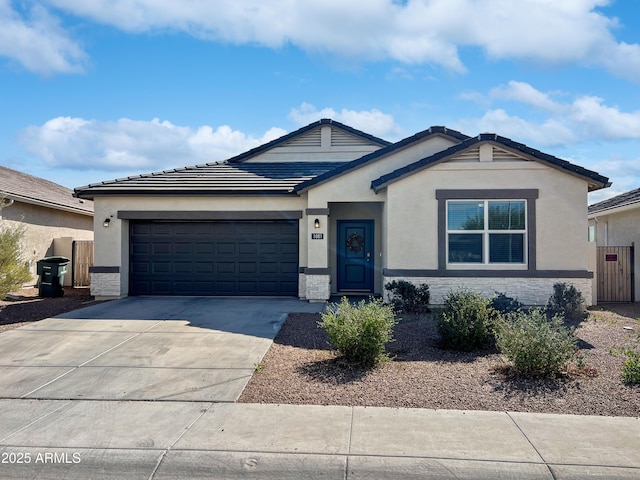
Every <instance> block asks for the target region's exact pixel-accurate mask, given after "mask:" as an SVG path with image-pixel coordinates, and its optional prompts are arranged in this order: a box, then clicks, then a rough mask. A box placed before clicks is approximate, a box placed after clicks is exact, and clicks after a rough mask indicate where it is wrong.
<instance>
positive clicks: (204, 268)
mask: <svg viewBox="0 0 640 480" xmlns="http://www.w3.org/2000/svg"><path fill="white" fill-rule="evenodd" d="M213 266H214V265H213V263H212V262H198V263H196V264H195V273H206V274H208V275H211V274H212V273H213Z"/></svg>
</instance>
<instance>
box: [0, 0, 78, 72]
mask: <svg viewBox="0 0 640 480" xmlns="http://www.w3.org/2000/svg"><path fill="white" fill-rule="evenodd" d="M26 16H27V17H28V18H23V17H22V15H21V14H19V13H18V12H17V11H15V10H13V9H12V8H11V1H10V0H0V57H6V58H9V59H10V60H12V61H14V62H17V63H19V64H21V65H22V66H23V67H24V68H26V69H27V70H29V71H32V72H36V73H38V74H41V75H51V74H53V73H78V72H81V71H82V70H83V68H84V64H85V63H86V54H85V53H84V51H83V50H82V48H81V47H80V46H79V45H78V43H77V42H75V41H73V40H72V39H71V38H70V37H69V35H68V33H67V32H65V31H64V30H63V29H62V27H60V25H59V23H58V21H57V20H56V19H55V18H54V17H52V16H51V15H50V14H49V13H48V12H47V11H46V10H45V9H44V8H42V7H41V6H40V5H33V6H32V7H31V9H30V10H29V11H28V12H27V14H26Z"/></svg>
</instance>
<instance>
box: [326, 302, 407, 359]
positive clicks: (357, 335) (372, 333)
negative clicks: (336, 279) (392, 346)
mask: <svg viewBox="0 0 640 480" xmlns="http://www.w3.org/2000/svg"><path fill="white" fill-rule="evenodd" d="M395 324H396V318H395V313H394V311H393V308H392V307H391V306H389V305H385V304H384V303H383V302H382V300H381V299H374V298H370V299H369V301H365V300H361V301H360V302H359V303H357V304H356V305H352V304H351V303H349V300H347V298H346V297H343V298H342V301H341V302H340V303H337V304H335V303H334V304H330V305H329V306H328V308H327V310H326V311H325V313H323V314H322V321H321V322H318V326H319V327H321V328H323V329H324V330H326V332H327V334H328V335H329V340H330V341H331V343H332V344H333V346H334V347H335V348H336V349H337V350H338V351H339V352H340V353H341V354H342V355H343V356H344V357H345V358H346V359H347V360H348V361H350V362H356V363H360V364H363V365H372V364H375V363H377V362H379V361H381V360H384V359H386V358H387V356H386V353H385V344H386V343H387V342H390V341H393V327H394V326H395Z"/></svg>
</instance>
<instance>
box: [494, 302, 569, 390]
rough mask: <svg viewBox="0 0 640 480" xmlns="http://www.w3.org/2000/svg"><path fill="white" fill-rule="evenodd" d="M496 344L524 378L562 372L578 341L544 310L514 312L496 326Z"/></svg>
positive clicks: (560, 321) (561, 322)
mask: <svg viewBox="0 0 640 480" xmlns="http://www.w3.org/2000/svg"><path fill="white" fill-rule="evenodd" d="M494 332H495V337H496V345H497V347H498V350H499V351H500V353H502V354H503V355H504V356H505V357H507V359H508V360H509V361H510V362H511V363H512V364H513V371H514V373H516V374H517V375H520V376H524V377H540V376H552V375H555V374H558V373H560V372H561V371H562V370H563V369H564V368H565V367H566V365H567V363H568V362H569V360H571V358H572V357H573V356H574V354H575V352H576V342H577V340H576V338H575V337H574V336H573V334H572V332H571V331H570V330H569V329H568V328H567V327H565V326H564V323H563V319H562V318H561V317H559V316H555V317H551V318H548V317H547V315H546V314H545V312H544V311H543V310H542V309H535V310H531V311H529V312H523V311H519V312H515V313H510V314H508V315H507V316H506V317H505V318H500V319H498V320H496V322H495V324H494Z"/></svg>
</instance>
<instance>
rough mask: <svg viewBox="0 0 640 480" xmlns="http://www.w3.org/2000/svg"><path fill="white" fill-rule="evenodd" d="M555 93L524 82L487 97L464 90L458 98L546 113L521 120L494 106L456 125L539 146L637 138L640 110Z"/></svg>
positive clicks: (509, 84)
mask: <svg viewBox="0 0 640 480" xmlns="http://www.w3.org/2000/svg"><path fill="white" fill-rule="evenodd" d="M557 93H558V92H552V93H545V92H541V91H539V90H537V89H535V88H534V87H533V86H531V85H530V84H528V83H524V82H516V81H511V82H509V83H508V84H507V85H500V86H498V87H496V88H493V89H491V91H490V92H489V95H488V96H481V95H480V94H470V93H465V94H462V95H460V98H462V99H467V100H472V101H474V102H478V103H479V98H480V99H485V100H486V101H492V102H494V103H497V102H500V101H501V100H509V101H513V102H517V103H522V104H524V105H526V106H533V107H535V108H537V109H538V110H541V111H543V112H544V113H546V114H547V115H549V116H548V118H545V119H543V120H541V121H538V122H535V121H531V120H527V121H525V120H523V119H521V118H519V117H517V116H513V115H510V114H508V113H507V112H506V110H505V109H503V108H494V109H490V110H488V111H487V112H485V114H484V115H483V116H482V117H481V118H476V119H463V120H461V121H460V124H461V125H463V126H466V127H468V128H469V131H491V132H496V133H500V134H501V135H505V136H512V138H514V139H520V140H521V141H531V142H533V143H535V144H536V145H540V146H555V145H563V144H567V143H574V142H580V141H613V140H626V139H632V140H637V139H640V110H637V111H634V112H624V111H622V110H621V109H620V107H617V106H608V105H606V104H605V103H604V100H603V99H602V98H599V97H594V96H586V95H585V96H579V97H576V98H574V99H573V100H572V101H568V102H564V103H563V102H559V101H555V100H553V99H552V97H553V96H554V95H555V94H557ZM563 96H566V94H563Z"/></svg>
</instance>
